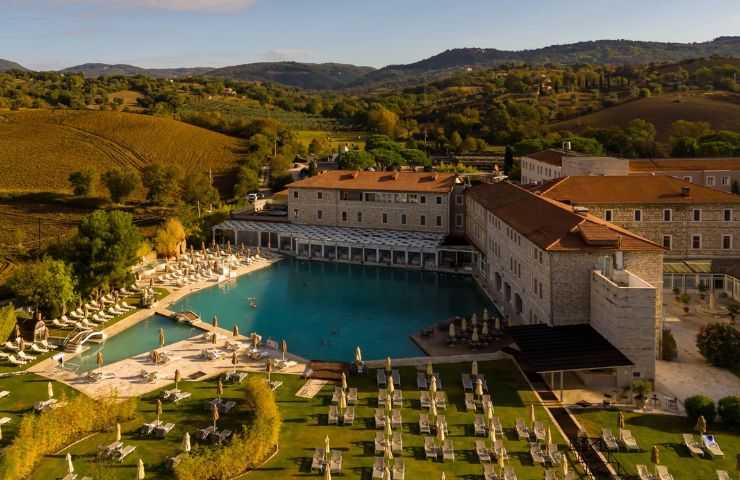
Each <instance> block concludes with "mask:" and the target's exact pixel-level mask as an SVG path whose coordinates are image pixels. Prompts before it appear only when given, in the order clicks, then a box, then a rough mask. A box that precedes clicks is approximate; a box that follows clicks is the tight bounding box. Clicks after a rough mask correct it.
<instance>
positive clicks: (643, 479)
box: [635, 465, 655, 480]
mask: <svg viewBox="0 0 740 480" xmlns="http://www.w3.org/2000/svg"><path fill="white" fill-rule="evenodd" d="M635 468H636V469H637V476H638V478H639V479H640V480H655V477H653V474H652V473H650V470H648V468H647V467H646V466H645V465H635Z"/></svg>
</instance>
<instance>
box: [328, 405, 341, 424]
mask: <svg viewBox="0 0 740 480" xmlns="http://www.w3.org/2000/svg"><path fill="white" fill-rule="evenodd" d="M328 423H329V425H337V424H338V423H339V411H338V410H337V406H336V405H330V406H329V420H328Z"/></svg>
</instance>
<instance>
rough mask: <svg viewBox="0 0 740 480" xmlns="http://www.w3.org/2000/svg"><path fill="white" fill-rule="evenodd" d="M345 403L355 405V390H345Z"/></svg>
mask: <svg viewBox="0 0 740 480" xmlns="http://www.w3.org/2000/svg"><path fill="white" fill-rule="evenodd" d="M347 403H349V404H350V405H353V404H355V403H357V388H348V389H347Z"/></svg>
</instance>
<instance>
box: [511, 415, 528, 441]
mask: <svg viewBox="0 0 740 480" xmlns="http://www.w3.org/2000/svg"><path fill="white" fill-rule="evenodd" d="M514 427H515V429H516V436H517V438H519V440H528V439H529V429H528V428H527V425H526V424H525V423H524V420H522V419H521V418H517V419H516V423H515V424H514Z"/></svg>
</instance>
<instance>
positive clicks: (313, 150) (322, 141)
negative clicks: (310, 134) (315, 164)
mask: <svg viewBox="0 0 740 480" xmlns="http://www.w3.org/2000/svg"><path fill="white" fill-rule="evenodd" d="M330 148H331V144H330V143H329V140H328V139H327V138H326V137H317V138H314V139H313V140H311V143H310V144H309V145H308V153H310V154H311V155H321V154H324V153H326V152H328V151H329V149H330Z"/></svg>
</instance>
